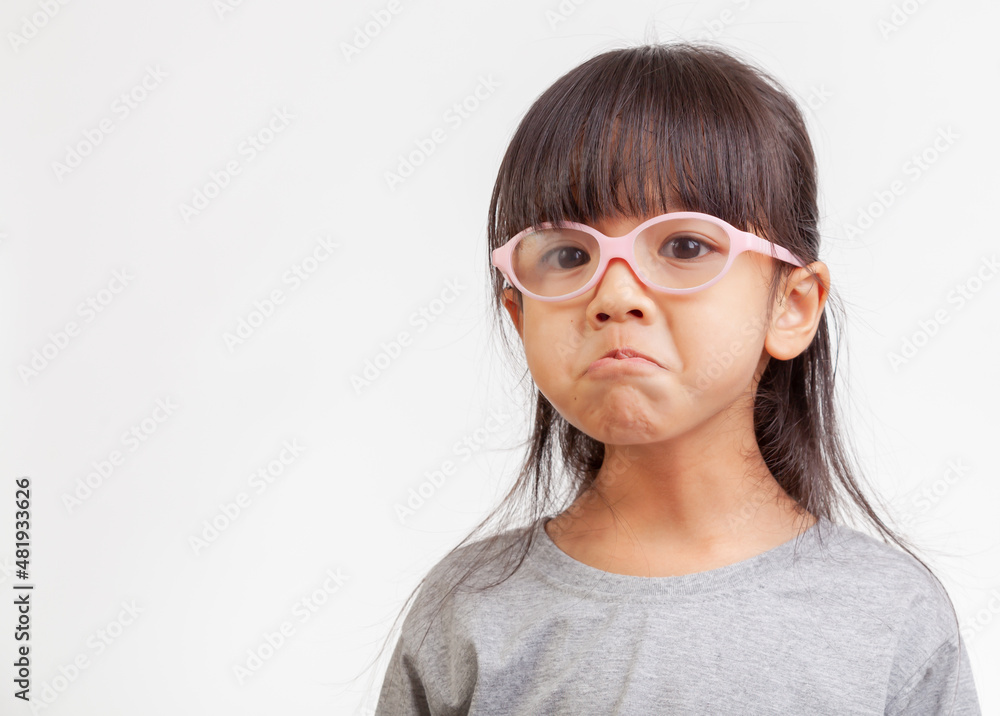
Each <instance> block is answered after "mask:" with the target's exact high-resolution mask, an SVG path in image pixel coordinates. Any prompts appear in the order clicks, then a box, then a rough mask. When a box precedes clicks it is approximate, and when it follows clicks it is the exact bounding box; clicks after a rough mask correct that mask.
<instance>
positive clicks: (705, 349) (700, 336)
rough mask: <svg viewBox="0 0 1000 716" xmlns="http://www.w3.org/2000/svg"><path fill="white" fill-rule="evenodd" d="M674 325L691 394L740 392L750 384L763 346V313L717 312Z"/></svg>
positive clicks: (764, 325)
mask: <svg viewBox="0 0 1000 716" xmlns="http://www.w3.org/2000/svg"><path fill="white" fill-rule="evenodd" d="M706 326H712V328H711V329H706ZM677 328H678V330H677V331H676V333H675V335H676V340H677V342H676V345H677V348H678V351H679V353H680V357H681V361H682V363H683V365H684V372H685V374H686V378H687V379H686V381H685V382H686V384H687V385H688V386H689V388H690V390H691V392H692V396H698V395H701V394H702V393H704V392H706V391H717V390H722V391H724V392H726V393H730V392H732V391H734V390H740V391H741V390H743V389H744V388H746V387H747V386H748V385H749V384H750V382H751V381H752V379H753V376H754V373H755V371H756V370H757V368H758V365H759V363H760V360H761V355H762V351H763V348H764V337H765V330H766V324H765V321H764V316H763V314H761V313H754V312H752V311H741V312H734V311H732V310H730V311H729V312H728V313H725V314H723V313H718V312H717V313H713V314H712V315H704V316H701V317H700V320H698V321H694V322H686V323H685V325H684V327H683V329H682V328H681V327H680V326H678V327H677Z"/></svg>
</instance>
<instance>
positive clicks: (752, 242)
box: [491, 211, 805, 301]
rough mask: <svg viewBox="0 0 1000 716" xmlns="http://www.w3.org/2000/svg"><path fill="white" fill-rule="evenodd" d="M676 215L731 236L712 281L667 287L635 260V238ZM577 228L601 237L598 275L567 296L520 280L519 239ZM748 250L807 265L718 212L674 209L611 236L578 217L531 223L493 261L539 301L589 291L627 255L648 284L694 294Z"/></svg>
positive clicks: (715, 280) (661, 289)
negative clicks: (652, 280) (516, 268)
mask: <svg viewBox="0 0 1000 716" xmlns="http://www.w3.org/2000/svg"><path fill="white" fill-rule="evenodd" d="M676 219H699V220H704V221H708V222H709V223H712V224H715V225H716V226H718V227H719V228H721V229H722V230H723V231H725V232H726V235H727V236H728V237H729V258H728V259H727V260H726V265H725V266H723V267H722V270H721V271H720V272H719V275H718V276H716V277H715V278H713V279H711V280H710V281H706V282H705V283H703V284H701V285H700V286H693V287H690V288H666V287H663V286H657V285H656V284H653V283H650V282H649V281H648V280H647V279H646V277H645V276H643V275H642V272H641V271H640V270H639V269H638V268H637V262H636V260H635V241H636V239H637V238H638V236H639V234H640V233H641V232H642V231H644V230H645V229H647V228H649V227H650V226H653V225H654V224H658V223H661V222H663V221H667V220H676ZM550 228H552V229H577V230H579V231H584V232H586V233H588V234H590V235H591V236H593V237H594V239H596V240H597V244H598V247H599V250H600V254H601V258H600V261H599V262H598V264H597V269H596V270H595V271H594V275H593V276H591V277H590V279H588V280H587V282H586V283H585V284H584V285H583V286H582V287H580V288H578V289H577V290H576V291H572V292H571V293H567V294H566V295H564V296H539V295H538V294H536V293H532V292H531V291H529V290H528V289H526V288H525V287H524V286H522V285H521V282H520V281H517V280H516V278H517V277H516V276H515V274H514V266H513V255H514V248H515V247H516V246H517V242H518V241H520V240H521V239H522V238H523V237H524V236H527V235H528V234H529V233H532V232H537V231H541V230H543V229H550ZM746 251H753V252H756V253H759V254H764V255H765V256H770V257H771V258H776V259H778V260H779V261H784V262H786V263H790V264H792V265H794V266H798V267H800V268H804V266H805V264H803V263H802V262H801V261H799V260H798V259H797V258H795V256H793V255H792V253H791V252H790V251H789V250H788V249H786V248H784V247H782V246H778V245H777V244H774V243H772V242H770V241H767V240H766V239H762V238H761V237H759V236H757V235H756V234H752V233H750V232H749V231H741V230H740V229H737V228H736V227H735V226H733V225H732V224H730V223H728V222H726V221H724V220H722V219H720V218H718V217H717V216H712V215H711V214H702V213H700V212H697V211H674V212H668V213H666V214H660V215H659V216H654V217H653V218H651V219H647V220H646V221H644V222H642V223H641V224H639V225H638V226H636V227H635V228H634V229H632V230H631V231H630V232H628V233H627V234H623V235H622V236H608V235H607V234H604V233H602V232H600V231H598V230H597V229H595V228H594V227H592V226H588V225H587V224H581V223H578V222H574V221H560V222H550V221H547V222H544V223H541V224H537V225H535V226H529V227H528V228H526V229H524V230H523V231H519V232H518V233H517V234H515V235H514V236H512V237H511V238H510V239H509V240H508V241H507V242H506V243H504V245H503V246H500V247H499V248H496V249H494V250H493V251H492V253H491V263H492V265H493V266H494V267H496V268H497V269H499V270H500V273H501V274H503V277H504V278H505V279H507V283H509V284H511V285H512V286H516V287H517V289H518V290H519V291H521V293H523V294H525V295H527V296H530V297H531V298H533V299H535V300H537V301H567V300H569V299H571V298H576V297H577V296H579V295H580V294H583V293H586V292H587V291H589V290H590V289H591V288H593V287H594V286H595V285H596V284H597V283H598V282H599V281H600V280H601V279H602V278H603V277H604V272H605V271H606V270H607V268H608V264H609V263H610V262H611V259H625V262H626V263H627V264H628V265H629V267H630V268H631V269H632V271H633V272H634V273H635V275H636V276H638V277H639V280H640V281H642V283H643V284H644V285H646V286H647V287H649V288H651V289H652V290H654V291H659V292H660V293H670V294H678V295H680V294H690V293H696V292H698V291H703V290H705V289H706V288H708V287H709V286H712V285H714V284H716V283H718V282H719V281H721V280H722V278H723V276H725V275H726V273H728V272H729V268H730V266H732V265H733V262H734V261H735V260H736V257H737V256H739V255H740V254H742V253H744V252H746Z"/></svg>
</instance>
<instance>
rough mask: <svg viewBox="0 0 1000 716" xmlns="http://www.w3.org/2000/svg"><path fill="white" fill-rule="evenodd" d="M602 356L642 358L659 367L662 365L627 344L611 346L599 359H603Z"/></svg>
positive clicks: (623, 358) (625, 358)
mask: <svg viewBox="0 0 1000 716" xmlns="http://www.w3.org/2000/svg"><path fill="white" fill-rule="evenodd" d="M604 358H614V359H615V360H627V359H629V358H642V359H643V360H647V361H649V362H650V363H655V364H656V365H659V366H660V367H661V368H662V367H663V366H662V365H660V364H659V363H657V362H656V361H655V360H653V359H652V358H650V357H649V356H648V355H646V354H645V353H640V352H639V351H637V350H635V349H634V348H629V347H628V346H623V347H621V348H612V349H611V350H609V351H608V352H607V353H605V354H604V355H602V356H601V359H604Z"/></svg>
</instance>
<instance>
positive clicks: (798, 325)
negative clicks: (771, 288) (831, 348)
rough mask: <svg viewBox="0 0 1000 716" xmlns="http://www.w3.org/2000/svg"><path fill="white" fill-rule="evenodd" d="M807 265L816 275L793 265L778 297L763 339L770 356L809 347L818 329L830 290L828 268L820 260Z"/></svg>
mask: <svg viewBox="0 0 1000 716" xmlns="http://www.w3.org/2000/svg"><path fill="white" fill-rule="evenodd" d="M808 268H809V269H812V270H813V271H814V272H815V273H816V277H815V278H814V277H813V276H812V275H811V274H810V273H809V271H808V270H806V269H805V268H796V269H795V270H794V271H792V273H791V274H789V276H788V281H787V283H786V284H785V289H784V291H783V292H782V293H781V294H780V295H779V296H778V300H777V303H776V304H775V307H774V313H773V315H772V317H771V325H770V326H769V327H768V330H767V336H766V337H765V339H764V349H765V350H766V351H767V352H768V354H770V356H771V357H772V358H776V359H778V360H791V359H792V358H794V357H796V356H797V355H799V354H800V353H802V351H804V350H805V349H806V348H808V347H809V344H810V343H812V339H813V336H815V335H816V330H817V329H818V328H819V322H820V319H821V318H822V317H823V306H825V305H826V299H827V295H828V294H829V290H830V270H829V269H828V268H827V266H826V264H825V263H823V262H822V261H814V262H813V263H811V264H809V266H808Z"/></svg>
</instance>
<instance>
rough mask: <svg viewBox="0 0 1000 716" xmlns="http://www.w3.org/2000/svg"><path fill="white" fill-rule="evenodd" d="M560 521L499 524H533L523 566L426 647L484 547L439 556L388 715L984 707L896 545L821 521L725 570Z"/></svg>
mask: <svg viewBox="0 0 1000 716" xmlns="http://www.w3.org/2000/svg"><path fill="white" fill-rule="evenodd" d="M547 519H549V518H542V519H540V520H538V521H537V522H536V523H535V524H534V525H533V526H530V527H527V528H522V529H520V530H510V531H508V532H505V533H504V535H503V540H504V542H503V543H502V544H505V545H510V544H512V541H513V540H517V539H522V538H526V537H528V536H533V541H532V543H531V547H530V550H529V551H528V554H527V556H526V558H525V560H524V562H523V563H522V564H521V566H520V568H519V569H518V570H517V571H516V572H515V573H514V575H513V576H512V577H510V578H509V579H507V580H506V581H504V582H502V583H500V584H499V585H497V586H495V587H491V588H490V589H488V590H487V591H485V592H478V593H477V592H473V591H457V592H454V593H453V594H452V595H451V596H450V597H449V598H448V599H447V600H446V602H445V604H446V606H445V608H444V609H443V610H442V611H441V612H440V613H439V614H438V616H437V618H436V620H434V621H433V622H430V623H431V628H430V630H429V631H427V632H426V639H425V640H424V642H423V644H422V646H421V647H420V649H419V650H418V649H417V646H418V644H419V643H420V640H421V637H423V636H424V634H425V628H426V624H427V623H428V622H427V621H426V616H427V614H428V613H429V612H428V611H427V610H428V609H431V608H433V607H434V606H435V601H436V598H437V597H439V596H440V595H441V594H443V592H444V590H445V588H446V587H447V586H449V585H450V584H452V583H453V582H450V581H448V580H449V579H450V577H446V576H445V571H446V569H450V568H454V567H456V566H463V565H466V564H467V563H468V561H469V558H470V555H471V554H472V553H473V551H474V548H475V547H476V546H477V545H480V544H484V543H473V544H472V545H466V546H464V547H463V548H461V549H460V550H457V551H456V552H455V553H454V554H453V555H450V556H449V557H447V558H445V559H443V560H441V561H440V562H438V563H437V565H435V567H434V568H433V569H432V570H431V572H430V574H429V577H428V580H427V582H426V583H425V584H424V586H423V587H422V588H421V590H420V591H419V592H418V594H417V597H416V598H415V601H414V603H413V605H412V607H411V609H410V610H409V612H408V613H407V616H406V618H405V619H404V622H403V628H402V633H401V636H400V638H399V641H398V642H397V644H396V649H395V651H394V653H393V655H392V659H391V661H390V664H389V668H388V670H387V672H386V675H385V678H384V681H383V683H382V688H381V693H380V697H379V702H378V706H377V709H376V714H377V716H408V715H409V714H432V715H433V716H445V715H448V716H452V715H457V714H473V715H475V716H480V715H486V714H491V715H492V714H497V715H500V714H503V715H504V716H511V715H521V714H524V715H525V716H527V715H529V714H530V715H531V716H540V715H546V716H547V715H553V716H555V715H557V714H566V715H567V716H570V715H572V716H587V715H590V714H594V715H597V714H600V715H601V716H608V715H609V714H637V715H639V714H641V715H642V716H651V715H654V714H655V715H659V714H713V715H714V714H781V715H782V716H787V715H788V714H796V715H799V714H811V715H814V714H836V715H837V716H843V715H844V714H893V715H895V714H906V715H907V716H913V715H914V714H935V715H938V714H954V715H955V716H959V715H961V716H974V715H975V716H978V715H979V714H980V709H979V701H978V697H977V695H976V688H975V684H974V681H973V676H972V671H971V669H970V664H969V656H968V653H967V651H966V650H965V647H964V643H961V642H960V641H959V631H958V627H957V625H956V623H955V618H954V616H953V614H952V611H951V607H950V604H949V602H948V600H947V595H946V594H945V593H944V591H943V590H942V588H941V587H940V585H938V583H937V581H936V580H934V579H933V578H932V577H931V576H930V575H929V574H928V573H927V571H926V570H925V569H924V568H923V567H922V566H921V565H920V564H919V563H918V562H917V561H915V560H914V559H913V558H912V557H911V556H910V555H908V554H907V553H905V552H903V551H902V550H900V549H898V548H896V547H890V546H889V545H886V544H885V543H883V542H881V541H880V540H877V539H874V538H873V537H870V536H868V535H866V534H864V533H862V532H860V531H857V530H855V529H853V528H850V527H847V526H844V525H837V524H834V523H832V522H831V521H829V520H827V519H826V518H822V519H820V521H819V522H817V523H816V524H815V525H813V526H812V527H810V528H809V529H808V530H807V531H806V532H804V533H803V534H802V535H800V537H799V538H797V539H793V540H790V541H788V542H785V543H784V544H781V545H779V546H777V547H775V548H773V549H770V550H768V551H766V552H763V553H762V554H759V555H757V556H755V557H752V558H750V559H746V560H743V561H741V562H737V563H735V564H731V565H728V566H726V567H721V568H719V569H713V570H709V571H706V572H698V573H695V574H687V575H682V576H676V577H639V576H631V575H621V574H613V573H610V572H604V571H602V570H599V569H596V568H594V567H591V566H589V565H586V564H584V563H582V562H579V561H577V560H575V559H573V558H572V557H570V556H569V555H568V554H566V553H565V552H563V551H562V550H560V549H559V548H558V547H557V546H556V545H555V543H554V542H553V541H552V539H551V538H550V537H549V536H548V534H547V533H546V532H545V530H544V529H543V524H544V522H545V521H546V520H547ZM507 572H509V569H506V570H501V569H500V566H499V565H497V566H494V567H491V568H489V569H487V570H485V571H482V572H477V573H476V575H480V576H477V577H476V578H475V579H474V581H473V582H472V583H470V584H476V585H480V584H487V583H488V582H487V581H485V579H486V578H490V577H492V578H493V581H495V579H496V577H497V576H501V575H502V574H506V573H507ZM959 656H960V657H961V660H960V664H959Z"/></svg>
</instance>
